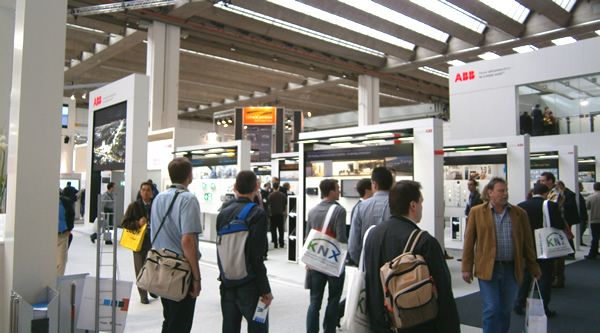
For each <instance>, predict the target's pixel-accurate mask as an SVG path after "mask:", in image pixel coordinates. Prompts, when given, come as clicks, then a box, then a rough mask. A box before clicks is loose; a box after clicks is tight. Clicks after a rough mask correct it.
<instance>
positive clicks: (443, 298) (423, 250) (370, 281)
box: [364, 180, 460, 333]
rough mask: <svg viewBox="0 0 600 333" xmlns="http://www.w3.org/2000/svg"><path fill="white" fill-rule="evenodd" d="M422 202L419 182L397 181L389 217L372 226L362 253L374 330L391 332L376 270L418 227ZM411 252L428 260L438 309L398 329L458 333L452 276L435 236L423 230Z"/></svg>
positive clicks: (391, 198)
mask: <svg viewBox="0 0 600 333" xmlns="http://www.w3.org/2000/svg"><path fill="white" fill-rule="evenodd" d="M422 204H423V195H422V194H421V184H420V183H418V182H414V181H408V180H403V181H400V182H398V183H397V184H396V185H395V186H394V187H393V188H392V189H391V190H390V204H389V206H390V212H391V214H392V217H391V218H390V219H388V220H387V221H385V222H382V223H380V224H378V225H377V226H375V228H374V229H373V230H371V232H370V233H369V235H368V237H367V239H366V244H365V249H364V250H365V253H364V255H365V267H366V269H365V272H366V277H365V278H366V289H367V292H366V294H367V309H368V311H367V312H368V313H369V318H370V319H371V328H372V330H373V331H374V332H377V333H380V332H381V333H383V332H390V325H389V323H388V321H387V320H386V312H387V311H388V310H387V309H386V307H385V305H384V299H383V288H382V286H381V280H380V274H379V269H380V268H381V266H383V265H384V264H385V263H387V262H389V261H391V260H393V259H394V258H396V257H397V256H398V255H400V254H402V253H403V252H404V246H405V245H406V243H407V242H408V237H409V236H410V234H411V232H412V231H413V230H415V229H416V230H419V227H418V226H417V223H419V222H420V221H421V217H422V212H423V205H422ZM414 253H416V254H420V255H422V256H423V257H424V258H425V262H427V267H429V273H430V274H431V276H432V277H433V281H434V282H435V286H436V290H437V291H438V298H437V302H438V308H439V312H438V315H437V317H436V318H435V319H433V320H430V321H428V322H425V323H423V324H420V325H416V326H413V327H409V328H406V329H402V330H399V332H419V333H427V332H431V333H434V332H445V333H454V332H460V321H459V317H458V310H457V308H456V303H455V302H454V295H453V293H452V278H451V276H450V271H449V270H448V265H447V264H446V259H445V258H444V251H443V250H442V247H441V246H440V244H439V243H438V241H437V240H436V239H435V238H434V237H432V236H431V235H429V234H428V233H427V232H425V233H423V234H422V235H421V238H420V239H419V241H418V243H417V244H416V246H415V250H414Z"/></svg>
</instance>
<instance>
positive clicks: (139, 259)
mask: <svg viewBox="0 0 600 333" xmlns="http://www.w3.org/2000/svg"><path fill="white" fill-rule="evenodd" d="M150 248H151V243H150V233H149V232H146V235H145V236H144V243H143V244H142V249H141V250H140V251H139V252H135V251H133V267H134V268H135V276H136V277H137V276H138V274H140V270H141V269H142V267H144V261H145V260H146V257H147V256H148V251H149V250H150ZM138 293H139V294H140V299H144V298H148V292H147V291H146V290H144V289H142V288H138Z"/></svg>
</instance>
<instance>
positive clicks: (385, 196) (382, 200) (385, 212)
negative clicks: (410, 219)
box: [348, 167, 394, 262]
mask: <svg viewBox="0 0 600 333" xmlns="http://www.w3.org/2000/svg"><path fill="white" fill-rule="evenodd" d="M393 183H394V178H393V177H392V173H391V172H390V170H389V169H388V168H386V167H377V168H375V169H373V172H372V173H371V184H372V189H373V192H374V193H375V194H373V196H372V197H371V198H369V199H367V200H365V201H363V202H361V204H360V205H358V206H357V207H356V210H355V212H354V216H353V217H352V227H351V228H350V240H349V242H348V254H349V255H350V258H351V259H352V261H354V262H358V261H359V260H360V252H361V251H362V240H363V237H364V236H365V232H367V229H369V227H370V226H372V225H377V224H379V223H381V222H383V221H386V220H388V219H389V218H390V217H391V215H390V205H389V192H390V188H391V187H392V184H393Z"/></svg>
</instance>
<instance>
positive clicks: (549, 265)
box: [515, 259, 555, 312]
mask: <svg viewBox="0 0 600 333" xmlns="http://www.w3.org/2000/svg"><path fill="white" fill-rule="evenodd" d="M554 261H555V259H538V260H536V262H537V263H538V265H540V270H541V271H542V276H541V277H540V279H539V280H538V285H539V286H540V293H541V296H542V299H543V300H544V309H545V310H546V312H548V304H549V303H550V300H551V299H552V281H553V280H554ZM532 282H533V279H532V278H531V274H529V272H528V271H527V268H525V273H523V283H521V287H520V288H519V293H518V294H517V301H516V304H515V307H517V308H521V309H523V308H525V302H526V301H527V297H529V292H530V291H531V284H532Z"/></svg>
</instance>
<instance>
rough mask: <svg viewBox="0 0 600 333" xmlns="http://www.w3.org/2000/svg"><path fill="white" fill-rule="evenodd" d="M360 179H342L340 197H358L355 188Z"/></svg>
mask: <svg viewBox="0 0 600 333" xmlns="http://www.w3.org/2000/svg"><path fill="white" fill-rule="evenodd" d="M359 181H360V179H342V184H341V185H342V186H341V187H342V194H341V195H342V197H345V198H360V195H359V194H358V191H357V190H356V184H358V182H359Z"/></svg>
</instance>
